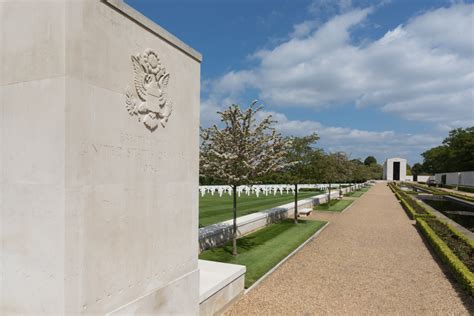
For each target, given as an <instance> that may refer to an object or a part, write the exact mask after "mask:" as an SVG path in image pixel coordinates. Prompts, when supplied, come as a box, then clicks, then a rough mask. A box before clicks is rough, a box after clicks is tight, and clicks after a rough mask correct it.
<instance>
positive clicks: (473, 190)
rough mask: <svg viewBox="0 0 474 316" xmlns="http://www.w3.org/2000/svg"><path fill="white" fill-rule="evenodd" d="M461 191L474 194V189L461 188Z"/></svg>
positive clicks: (459, 188)
mask: <svg viewBox="0 0 474 316" xmlns="http://www.w3.org/2000/svg"><path fill="white" fill-rule="evenodd" d="M458 190H459V191H464V192H470V193H474V187H466V186H459V187H458Z"/></svg>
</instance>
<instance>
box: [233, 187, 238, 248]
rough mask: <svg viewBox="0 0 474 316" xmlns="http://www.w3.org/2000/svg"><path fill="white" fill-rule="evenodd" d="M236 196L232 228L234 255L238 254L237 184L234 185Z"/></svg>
mask: <svg viewBox="0 0 474 316" xmlns="http://www.w3.org/2000/svg"><path fill="white" fill-rule="evenodd" d="M232 191H233V195H234V196H233V198H234V218H233V230H232V234H233V236H232V255H234V256H237V186H236V185H234V186H233V187H232Z"/></svg>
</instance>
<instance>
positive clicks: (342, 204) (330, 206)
mask: <svg viewBox="0 0 474 316" xmlns="http://www.w3.org/2000/svg"><path fill="white" fill-rule="evenodd" d="M352 202H354V200H331V202H329V203H324V204H320V205H316V206H315V207H314V210H316V211H328V212H342V211H343V210H345V209H346V207H348V206H349V205H351V203H352Z"/></svg>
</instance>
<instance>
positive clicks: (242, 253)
mask: <svg viewBox="0 0 474 316" xmlns="http://www.w3.org/2000/svg"><path fill="white" fill-rule="evenodd" d="M325 224H326V222H323V221H315V220H300V221H299V223H298V224H295V223H294V222H293V220H292V219H287V220H284V221H281V222H279V223H276V224H272V225H269V226H267V227H265V228H262V229H260V230H258V231H256V232H254V233H251V234H249V235H246V236H244V237H242V238H239V239H237V249H238V255H237V256H233V255H232V242H229V243H227V244H226V245H225V246H224V247H221V248H214V249H210V250H206V251H203V252H202V253H201V254H200V255H199V259H203V260H211V261H218V262H225V263H234V264H241V265H244V266H246V267H247V272H246V273H245V288H249V287H250V286H252V284H254V283H255V282H256V281H257V280H258V279H259V278H261V277H262V276H263V275H264V274H265V273H267V272H268V271H269V270H270V269H272V268H273V267H274V266H275V265H276V264H278V263H279V262H280V261H281V260H282V259H284V258H285V257H286V256H288V255H289V254H290V253H291V252H292V251H293V250H295V249H296V248H298V246H299V245H301V244H302V243H303V242H305V241H306V240H307V239H308V238H309V237H311V236H312V235H314V234H315V233H316V232H317V231H318V230H319V229H321V228H322V227H323V226H324V225H325Z"/></svg>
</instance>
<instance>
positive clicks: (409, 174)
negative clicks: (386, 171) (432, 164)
mask: <svg viewBox="0 0 474 316" xmlns="http://www.w3.org/2000/svg"><path fill="white" fill-rule="evenodd" d="M406 175H407V176H412V175H413V173H412V172H411V167H410V165H409V164H407V174H406Z"/></svg>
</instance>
